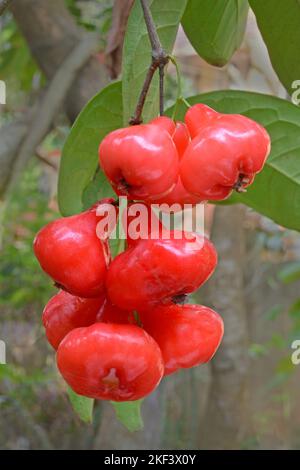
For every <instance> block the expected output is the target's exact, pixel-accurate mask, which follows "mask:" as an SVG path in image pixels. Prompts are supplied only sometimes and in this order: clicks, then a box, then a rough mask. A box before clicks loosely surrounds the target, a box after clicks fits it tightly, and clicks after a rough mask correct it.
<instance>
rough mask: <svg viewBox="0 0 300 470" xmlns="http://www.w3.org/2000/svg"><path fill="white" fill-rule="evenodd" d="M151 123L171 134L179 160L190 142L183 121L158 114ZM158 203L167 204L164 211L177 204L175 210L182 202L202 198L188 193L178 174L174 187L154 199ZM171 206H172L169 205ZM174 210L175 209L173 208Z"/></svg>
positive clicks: (195, 200)
mask: <svg viewBox="0 0 300 470" xmlns="http://www.w3.org/2000/svg"><path fill="white" fill-rule="evenodd" d="M151 123H152V124H155V125H157V126H158V127H163V128H165V129H166V130H168V132H169V133H170V135H171V136H172V139H173V142H174V144H175V146H176V148H177V152H178V156H179V161H180V160H181V158H182V156H183V154H184V152H185V150H186V149H187V147H188V145H189V144H190V142H191V137H190V134H189V131H188V128H187V126H186V125H185V123H184V122H181V121H178V122H176V123H174V121H172V119H170V118H168V117H166V116H160V117H158V118H156V119H154V120H153V121H151ZM155 202H156V203H158V204H167V205H168V206H170V207H169V209H168V208H165V209H164V212H169V211H170V210H171V209H172V210H174V209H176V208H175V206H174V204H177V205H178V209H177V210H182V208H183V206H184V204H198V203H199V202H202V199H201V198H199V197H197V196H195V195H193V194H190V193H189V192H188V191H187V190H186V189H185V188H184V186H183V184H182V181H181V178H180V176H179V175H178V179H177V183H176V185H175V187H174V188H173V189H172V191H170V192H169V193H168V194H166V195H164V196H162V197H160V198H158V199H157V200H156V201H155ZM171 206H173V207H171ZM174 212H176V210H174Z"/></svg>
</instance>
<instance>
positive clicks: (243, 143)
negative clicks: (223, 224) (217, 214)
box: [99, 104, 270, 205]
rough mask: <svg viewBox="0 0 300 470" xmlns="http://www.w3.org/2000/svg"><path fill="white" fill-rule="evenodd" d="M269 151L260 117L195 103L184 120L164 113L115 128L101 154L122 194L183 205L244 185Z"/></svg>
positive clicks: (104, 166)
mask: <svg viewBox="0 0 300 470" xmlns="http://www.w3.org/2000/svg"><path fill="white" fill-rule="evenodd" d="M269 151H270V138H269V135H268V133H267V132H266V130H265V129H264V128H263V127H262V126H260V125H259V124H257V123H256V122H255V121H253V120H251V119H249V118H247V117H245V116H242V115H239V114H221V113H218V112H217V111H214V110H213V109H211V108H209V107H208V106H206V105H204V104H196V105H194V106H192V107H191V108H189V109H188V111H187V113H186V115H185V123H183V122H177V123H175V122H174V121H172V120H171V119H170V118H167V117H165V116H163V117H159V118H156V119H154V120H153V121H151V122H150V123H149V124H142V125H137V126H132V127H127V128H124V129H119V130H116V131H114V132H111V133H110V134H108V135H107V136H106V137H105V139H104V140H103V141H102V143H101V145H100V147H99V159H100V166H101V167H102V169H103V171H104V172H105V174H106V176H107V178H108V179H109V181H110V182H111V185H112V187H113V188H114V190H115V192H116V193H117V194H118V195H125V196H128V197H129V198H130V199H134V200H142V201H144V202H146V203H149V202H155V203H168V204H173V203H177V204H180V205H183V204H196V203H198V202H201V201H206V200H221V199H225V198H227V197H228V196H229V195H230V194H231V192H232V190H233V189H237V190H238V191H242V190H243V189H244V188H245V187H247V186H248V185H249V184H251V183H252V182H253V179H254V177H255V175H256V173H259V172H260V171H261V170H262V168H263V165H264V163H265V161H266V158H267V156H268V154H269Z"/></svg>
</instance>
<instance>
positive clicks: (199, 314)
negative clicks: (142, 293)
mask: <svg viewBox="0 0 300 470" xmlns="http://www.w3.org/2000/svg"><path fill="white" fill-rule="evenodd" d="M140 316H141V319H142V323H143V327H144V328H145V330H146V331H147V332H148V333H149V334H150V335H151V336H152V337H153V338H154V339H155V341H156V342H157V344H158V345H159V347H160V349H161V352H162V355H163V359H164V364H165V375H169V374H172V373H173V372H175V371H177V370H178V369H181V368H184V369H186V368H189V367H194V366H198V365H200V364H204V363H205V362H208V361H210V360H211V358H212V357H213V355H214V354H215V352H216V351H217V349H218V347H219V345H220V343H221V340H222V337H223V333H224V324H223V320H222V318H221V317H220V315H219V314H218V313H216V312H215V311H214V310H212V309H210V308H208V307H204V306H202V305H175V304H171V305H165V306H163V305H162V306H158V307H157V308H156V309H154V310H153V311H151V312H147V313H145V312H144V313H140Z"/></svg>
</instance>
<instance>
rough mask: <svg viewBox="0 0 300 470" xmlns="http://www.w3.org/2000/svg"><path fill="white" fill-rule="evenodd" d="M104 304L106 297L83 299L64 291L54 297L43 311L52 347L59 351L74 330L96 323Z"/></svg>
mask: <svg viewBox="0 0 300 470" xmlns="http://www.w3.org/2000/svg"><path fill="white" fill-rule="evenodd" d="M104 302H105V297H104V295H103V296H102V297H99V298H98V297H96V298H93V299H82V298H80V297H76V296H74V295H71V294H69V293H68V292H64V291H61V292H59V293H58V294H56V295H55V296H54V297H52V299H50V300H49V302H48V303H47V305H46V307H45V308H44V311H43V325H44V327H45V330H46V336H47V339H48V341H49V343H50V344H51V346H53V348H54V349H57V348H58V346H59V343H60V342H61V341H62V340H63V338H64V337H65V336H66V335H67V334H68V333H69V332H70V331H72V330H74V328H79V327H82V326H90V325H92V324H93V323H95V322H96V319H97V315H98V313H99V310H100V309H101V307H102V306H103V304H104ZM127 313H128V312H127Z"/></svg>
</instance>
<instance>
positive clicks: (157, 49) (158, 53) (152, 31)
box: [129, 0, 169, 125]
mask: <svg viewBox="0 0 300 470" xmlns="http://www.w3.org/2000/svg"><path fill="white" fill-rule="evenodd" d="M140 1H141V5H142V9H143V13H144V18H145V23H146V26H147V31H148V35H149V40H150V44H151V49H152V60H151V64H150V66H149V69H148V72H147V75H146V78H145V82H144V84H143V88H142V91H141V93H140V96H139V99H138V103H137V106H136V109H135V113H134V115H133V117H132V118H131V119H130V122H129V124H131V125H135V124H141V122H142V112H143V107H144V104H145V100H146V96H147V93H148V91H149V87H150V84H151V81H152V78H153V76H154V74H155V72H156V70H157V69H159V76H160V80H159V82H160V87H159V88H160V100H159V101H160V106H159V107H160V114H161V115H162V114H163V112H164V100H163V90H164V68H165V66H166V65H167V63H168V62H169V56H168V54H167V53H166V52H165V51H164V49H163V47H162V44H161V42H160V39H159V36H158V34H157V30H156V26H155V23H154V21H153V17H152V13H151V11H150V8H149V4H148V0H140Z"/></svg>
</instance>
